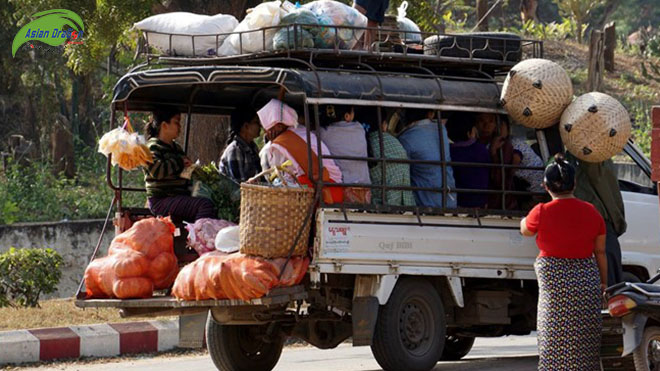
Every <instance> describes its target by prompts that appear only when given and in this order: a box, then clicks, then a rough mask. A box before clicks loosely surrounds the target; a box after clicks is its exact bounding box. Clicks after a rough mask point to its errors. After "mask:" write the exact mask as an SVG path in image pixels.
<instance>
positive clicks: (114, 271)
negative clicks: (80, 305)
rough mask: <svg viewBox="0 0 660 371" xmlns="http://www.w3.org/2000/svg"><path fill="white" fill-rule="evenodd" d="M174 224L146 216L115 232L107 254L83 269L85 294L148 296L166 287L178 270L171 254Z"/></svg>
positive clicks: (90, 296)
mask: <svg viewBox="0 0 660 371" xmlns="http://www.w3.org/2000/svg"><path fill="white" fill-rule="evenodd" d="M174 229H175V227H174V224H172V221H171V220H170V219H169V218H149V219H143V220H141V221H139V222H137V223H135V224H134V225H133V226H132V227H131V228H130V229H129V230H127V231H126V232H124V233H122V234H120V235H117V236H116V237H115V238H114V239H113V240H112V243H111V244H110V248H109V249H108V256H106V257H103V258H99V259H95V260H94V261H92V262H91V263H90V264H89V266H88V267H87V269H86V270H85V287H86V293H87V297H88V298H119V299H129V298H148V297H151V296H152V295H153V291H154V290H155V289H156V290H161V289H166V288H169V287H170V286H171V285H172V283H173V282H174V280H175V278H176V275H177V273H178V269H179V268H178V264H177V259H176V256H175V255H174V236H173V233H174Z"/></svg>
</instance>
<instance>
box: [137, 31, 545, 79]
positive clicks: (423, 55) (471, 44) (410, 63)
mask: <svg viewBox="0 0 660 371" xmlns="http://www.w3.org/2000/svg"><path fill="white" fill-rule="evenodd" d="M368 30H371V31H372V32H375V33H376V37H375V39H376V41H375V42H374V43H373V44H372V45H371V47H370V48H369V50H356V49H352V50H350V49H347V46H348V45H350V44H349V43H347V42H345V40H343V39H341V38H340V35H344V36H343V37H345V35H346V34H348V35H354V36H353V37H356V35H361V34H362V33H364V32H366V31H368ZM278 32H280V33H281V32H284V33H285V34H286V42H285V43H284V44H285V45H278V47H279V49H275V48H274V47H273V42H272V38H273V35H274V34H275V33H278ZM310 32H312V33H315V34H318V33H321V32H325V33H326V34H328V33H329V34H330V37H329V40H330V42H327V43H326V44H324V45H322V46H323V47H316V46H315V47H308V45H304V41H305V40H304V37H303V36H302V35H305V34H309V33H310ZM411 35H416V36H418V38H421V39H422V40H424V41H423V42H422V43H421V44H420V43H411V42H409V41H408V42H407V41H404V40H405V39H409V38H410V36H411ZM401 36H403V39H402V38H401ZM230 37H233V38H234V39H233V40H238V48H236V49H237V50H235V52H236V53H237V54H235V55H217V52H218V50H219V49H221V46H222V43H223V42H227V40H230V39H229V38H230ZM202 38H205V40H206V43H207V45H208V42H209V38H211V39H215V42H214V43H213V42H211V44H215V45H214V46H215V48H209V50H208V52H207V55H205V56H202V55H198V53H197V50H198V48H196V47H195V40H197V43H198V46H199V43H200V40H202ZM248 38H250V39H249V40H251V43H250V47H249V48H248V47H247V46H245V45H244V43H243V40H244V39H246V43H247V40H248ZM255 38H256V39H257V40H258V41H260V42H256V43H255V42H254V40H255ZM150 39H151V40H152V42H153V41H154V40H158V41H159V42H157V44H159V47H160V48H161V49H160V50H159V49H158V48H157V47H155V46H154V44H153V43H150ZM164 39H166V40H167V41H166V45H167V46H165V45H163V40H164ZM333 40H334V42H333ZM307 41H309V40H307ZM326 41H328V38H326ZM352 41H357V40H352ZM182 43H183V45H186V43H189V44H190V45H189V47H188V48H187V50H185V52H186V54H187V55H181V53H180V52H181V51H179V52H178V54H177V51H176V48H175V47H174V46H173V45H174V44H177V45H182ZM256 44H260V47H255V45H256ZM280 44H282V43H281V42H280ZM308 44H309V43H308ZM328 44H330V45H328ZM137 45H138V50H137V53H136V59H137V58H139V57H142V58H144V61H145V62H144V63H143V64H142V65H140V66H139V68H145V67H148V66H153V65H154V64H155V65H161V66H200V65H242V64H249V65H257V64H263V65H268V64H269V63H272V62H274V61H276V60H278V61H284V62H285V63H286V62H287V61H288V62H292V61H298V62H305V63H308V64H312V65H327V66H331V67H335V68H336V67H340V66H342V65H343V64H346V63H350V62H356V63H358V64H361V65H365V66H370V67H372V68H374V69H376V70H379V69H381V68H392V67H397V68H406V67H413V68H414V67H424V68H427V69H429V70H431V71H437V70H442V69H451V70H460V69H473V70H480V71H485V72H487V73H488V74H489V75H493V76H494V75H495V74H499V73H502V72H506V71H508V70H509V69H510V68H511V67H513V66H514V65H515V64H516V63H518V62H519V61H520V60H521V59H523V58H525V57H530V58H542V57H543V43H542V42H541V41H537V40H527V39H522V38H520V37H519V36H517V35H514V34H509V33H494V34H441V33H428V32H410V31H401V30H396V29H388V28H364V27H353V26H332V25H312V24H291V25H281V26H273V27H265V28H260V29H257V30H250V31H242V32H232V33H220V34H206V35H191V34H173V33H162V32H154V31H141V33H140V37H139V40H138V44H137ZM162 49H166V50H164V51H163V50H162ZM208 54H210V55H208ZM275 66H277V65H274V67H275ZM300 67H303V66H300Z"/></svg>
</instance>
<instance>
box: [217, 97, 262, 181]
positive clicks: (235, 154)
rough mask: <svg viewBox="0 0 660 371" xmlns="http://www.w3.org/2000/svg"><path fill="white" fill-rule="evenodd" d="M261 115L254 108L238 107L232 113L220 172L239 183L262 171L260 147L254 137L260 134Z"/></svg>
mask: <svg viewBox="0 0 660 371" xmlns="http://www.w3.org/2000/svg"><path fill="white" fill-rule="evenodd" d="M260 131H261V126H260V125H259V117H257V113H256V112H254V111H253V110H252V109H249V108H248V109H245V108H237V109H236V110H235V111H234V112H233V113H232V114H231V123H230V126H229V138H228V139H227V147H226V148H225V150H224V152H223V153H222V157H221V158H220V172H221V173H222V174H224V175H226V176H228V177H230V178H232V179H233V180H235V181H236V182H238V183H241V182H244V181H246V180H248V179H250V178H252V177H253V176H255V175H256V174H257V173H260V172H261V164H260V162H259V149H258V148H257V145H256V143H254V139H255V138H257V137H258V136H259V132H260Z"/></svg>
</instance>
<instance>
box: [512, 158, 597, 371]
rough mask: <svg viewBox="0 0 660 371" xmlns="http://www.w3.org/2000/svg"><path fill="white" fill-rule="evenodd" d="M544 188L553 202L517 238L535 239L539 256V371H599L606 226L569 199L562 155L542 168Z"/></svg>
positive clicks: (569, 177) (571, 179)
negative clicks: (528, 237)
mask: <svg viewBox="0 0 660 371" xmlns="http://www.w3.org/2000/svg"><path fill="white" fill-rule="evenodd" d="M543 183H544V187H545V189H546V190H547V191H548V192H549V193H550V196H552V201H550V202H547V203H542V204H538V205H536V206H535V207H534V208H533V209H532V211H530V212H529V214H528V215H527V217H526V218H524V219H523V220H521V222H520V232H521V233H522V234H523V235H524V236H534V235H536V244H537V246H538V248H539V250H540V254H539V256H538V258H537V259H536V263H534V269H535V271H536V277H537V279H538V285H539V300H538V315H537V325H536V328H537V331H538V346H539V367H538V369H539V370H541V371H546V370H548V371H549V370H552V371H555V370H585V371H586V370H589V371H596V370H600V334H601V314H600V310H601V306H602V301H601V294H602V292H603V290H604V289H605V287H607V258H606V257H605V221H604V220H603V217H602V216H601V215H600V214H599V213H598V210H596V208H595V207H594V206H593V205H592V204H590V203H588V202H584V201H582V200H579V199H577V198H576V197H575V196H574V194H573V191H574V190H575V169H574V168H573V166H571V165H570V164H569V163H568V162H567V161H566V160H565V159H564V157H563V155H561V154H557V155H555V158H554V162H552V163H551V164H550V165H548V167H546V169H545V174H544V180H543Z"/></svg>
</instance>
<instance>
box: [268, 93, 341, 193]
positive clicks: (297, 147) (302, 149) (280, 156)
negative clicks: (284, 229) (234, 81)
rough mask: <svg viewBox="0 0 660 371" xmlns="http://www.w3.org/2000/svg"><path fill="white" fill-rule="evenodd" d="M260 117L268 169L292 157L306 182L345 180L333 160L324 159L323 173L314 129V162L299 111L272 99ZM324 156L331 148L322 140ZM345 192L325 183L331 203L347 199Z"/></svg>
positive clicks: (311, 138) (311, 185) (299, 176)
mask: <svg viewBox="0 0 660 371" xmlns="http://www.w3.org/2000/svg"><path fill="white" fill-rule="evenodd" d="M257 115H258V116H259V121H260V122H261V126H263V128H264V130H265V131H266V138H267V139H268V140H269V142H268V143H267V144H266V145H265V146H264V147H263V148H262V149H261V152H259V157H260V158H261V166H262V168H263V169H268V168H271V167H273V166H279V165H281V164H283V163H284V162H286V161H287V160H289V161H291V163H292V167H293V173H294V175H295V176H296V177H297V178H298V181H299V182H300V184H302V185H307V186H309V187H314V182H315V181H316V180H317V179H323V181H324V182H327V183H341V181H342V174H341V170H339V167H338V166H337V164H336V163H335V162H334V161H333V160H331V159H327V158H324V159H323V169H322V171H321V174H320V175H319V166H318V164H319V161H318V157H317V156H318V146H317V143H318V141H317V138H316V135H314V133H311V132H310V133H309V136H310V140H311V146H310V147H311V148H312V156H311V157H312V164H311V171H312V174H309V171H310V164H309V161H308V160H309V156H308V151H307V148H308V145H307V129H306V128H304V127H298V114H297V113H296V111H295V110H294V109H293V108H291V107H289V106H288V105H287V104H286V103H284V102H282V101H280V100H277V99H271V100H270V102H268V104H266V105H265V106H263V107H262V108H261V109H260V110H259V111H258V112H257ZM321 153H322V154H323V156H330V151H329V150H328V148H327V147H326V146H325V144H323V143H321ZM343 200H344V197H343V192H342V189H341V188H339V187H327V186H326V187H324V188H323V201H324V202H325V203H327V204H333V203H340V202H343Z"/></svg>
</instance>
